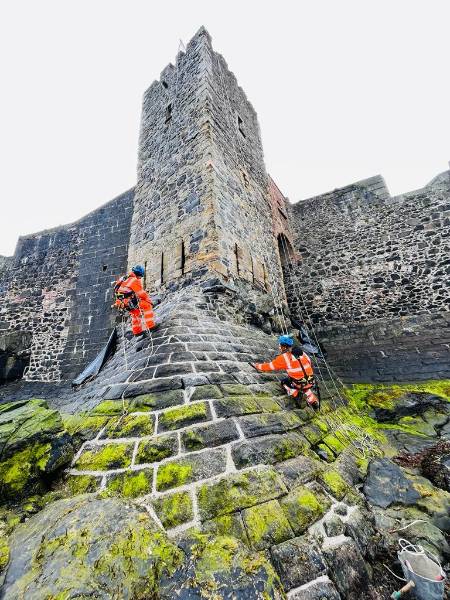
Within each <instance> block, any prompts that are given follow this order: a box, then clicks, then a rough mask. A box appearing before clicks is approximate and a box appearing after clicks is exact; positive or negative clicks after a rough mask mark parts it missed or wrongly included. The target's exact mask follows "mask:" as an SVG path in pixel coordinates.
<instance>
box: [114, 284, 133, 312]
mask: <svg viewBox="0 0 450 600" xmlns="http://www.w3.org/2000/svg"><path fill="white" fill-rule="evenodd" d="M127 279H128V276H126V275H124V276H123V277H121V278H120V279H118V280H117V281H116V282H115V284H114V299H115V302H114V304H112V307H114V308H117V310H119V311H121V312H124V311H128V312H129V311H132V310H135V309H136V308H139V301H138V298H137V296H136V293H135V292H134V291H133V290H132V289H131V288H129V287H123V286H122V284H123V282H124V281H126V280H127Z"/></svg>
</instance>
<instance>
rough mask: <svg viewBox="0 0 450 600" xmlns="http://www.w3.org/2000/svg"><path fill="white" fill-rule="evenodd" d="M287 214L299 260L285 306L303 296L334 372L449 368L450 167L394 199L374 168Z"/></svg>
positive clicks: (399, 375) (446, 371) (392, 373)
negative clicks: (361, 178) (373, 172)
mask: <svg viewBox="0 0 450 600" xmlns="http://www.w3.org/2000/svg"><path fill="white" fill-rule="evenodd" d="M291 216H292V220H293V223H294V225H295V229H296V234H297V242H296V248H297V251H298V253H299V255H300V260H299V261H298V262H297V263H296V267H295V270H290V269H287V270H286V273H285V276H286V281H287V288H288V295H289V301H290V307H291V309H292V310H293V312H294V313H296V314H297V315H299V313H300V309H301V308H302V302H301V296H302V295H303V297H304V300H305V304H306V308H307V310H308V312H309V313H310V316H311V319H312V321H313V322H314V323H315V325H316V328H317V331H318V332H319V335H320V338H321V340H322V341H323V342H324V344H325V345H326V347H327V348H328V350H329V354H330V359H331V362H332V364H334V365H335V366H336V367H337V369H338V371H339V372H340V374H341V375H342V376H344V377H345V378H346V379H348V380H351V381H357V380H368V379H375V380H381V381H388V380H392V379H397V380H408V379H429V378H430V377H437V378H439V377H448V376H449V375H450V352H449V348H450V332H449V302H450V299H449V293H448V290H449V279H450V258H449V247H450V243H449V235H450V229H449V225H450V172H449V171H447V172H446V173H443V174H442V175H440V176H439V177H437V178H436V179H434V180H433V181H432V182H431V183H430V184H429V185H428V186H426V187H425V188H423V189H421V190H417V191H414V192H410V193H408V194H403V195H400V196H397V197H394V198H391V197H390V196H389V193H388V192H387V189H386V186H385V185H384V182H383V180H382V179H381V178H380V177H374V178H372V179H369V180H367V181H362V182H358V183H356V184H354V185H350V186H347V187H345V188H342V189H339V190H335V191H333V192H330V193H328V194H324V195H322V196H318V197H316V198H311V199H309V200H305V201H303V202H299V203H298V204H296V205H294V206H293V207H292V208H291ZM300 292H301V293H300ZM302 312H303V316H305V310H304V307H303V311H302Z"/></svg>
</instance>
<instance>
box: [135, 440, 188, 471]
mask: <svg viewBox="0 0 450 600" xmlns="http://www.w3.org/2000/svg"><path fill="white" fill-rule="evenodd" d="M177 451H178V440H177V438H176V435H164V436H160V437H157V438H153V439H151V440H144V441H142V442H139V446H138V449H137V453H136V459H135V462H136V464H137V465H142V464H149V463H154V462H159V461H161V460H163V459H164V458H169V456H173V455H174V454H176V453H177Z"/></svg>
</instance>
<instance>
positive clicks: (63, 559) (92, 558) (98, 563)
mask: <svg viewBox="0 0 450 600" xmlns="http://www.w3.org/2000/svg"><path fill="white" fill-rule="evenodd" d="M182 561H183V553H182V552H181V551H180V550H179V549H178V548H177V547H176V546H174V545H173V544H172V543H171V542H170V541H169V540H168V539H167V538H166V536H165V535H164V533H163V532H162V531H161V530H160V529H159V528H158V527H157V525H156V524H155V523H154V521H153V520H152V519H151V518H150V517H149V515H148V513H147V512H146V511H145V510H141V509H139V508H137V507H135V506H132V505H130V503H129V502H128V503H124V502H123V501H121V500H120V499H117V498H106V499H99V498H96V497H95V496H91V495H88V496H78V497H76V498H72V499H69V500H60V501H58V502H55V503H53V504H51V505H49V506H48V507H47V508H45V509H44V510H43V511H42V512H40V513H38V514H37V515H35V516H33V517H32V518H31V519H29V521H27V522H26V523H24V524H22V525H19V526H18V527H17V528H16V530H15V531H14V532H13V534H12V536H11V538H10V561H9V565H8V568H7V571H6V577H5V583H4V587H3V593H4V597H5V598H11V599H12V598H27V600H42V599H43V598H53V599H58V600H62V599H66V598H71V597H75V596H76V597H79V598H91V597H95V598H99V599H103V600H107V598H156V597H157V596H158V594H161V595H164V590H165V589H167V588H165V585H166V584H167V585H169V584H168V583H167V582H168V580H169V579H170V578H171V577H172V575H173V574H174V572H175V571H176V569H177V568H179V567H180V566H181V565H182Z"/></svg>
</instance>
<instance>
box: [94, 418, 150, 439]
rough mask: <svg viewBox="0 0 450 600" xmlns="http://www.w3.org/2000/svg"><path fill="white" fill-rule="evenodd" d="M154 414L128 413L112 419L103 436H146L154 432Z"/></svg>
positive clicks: (113, 437) (117, 437)
mask: <svg viewBox="0 0 450 600" xmlns="http://www.w3.org/2000/svg"><path fill="white" fill-rule="evenodd" d="M153 421H154V418H153V417H152V415H133V414H131V415H127V416H125V417H116V418H114V419H110V421H109V423H108V425H107V427H106V429H105V431H104V432H103V434H102V436H101V437H102V438H112V439H119V438H132V437H144V436H149V435H152V434H153V430H154V429H153Z"/></svg>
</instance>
